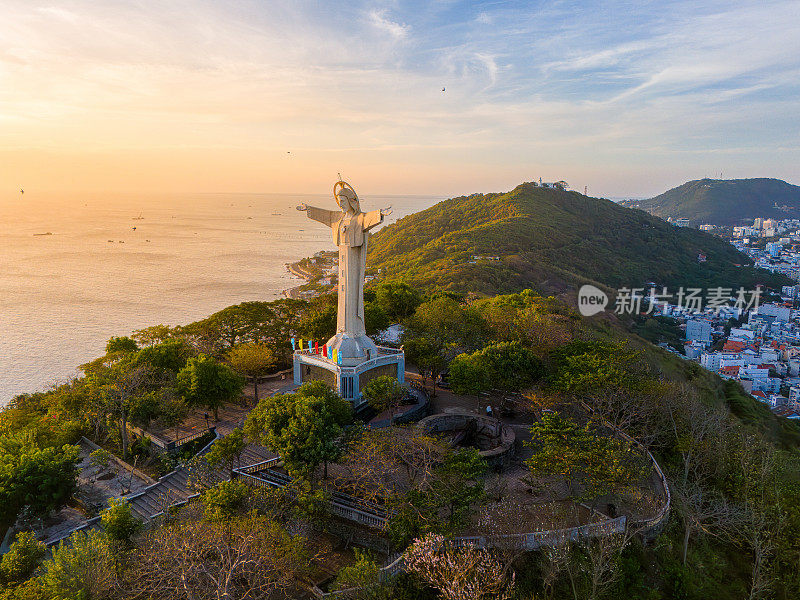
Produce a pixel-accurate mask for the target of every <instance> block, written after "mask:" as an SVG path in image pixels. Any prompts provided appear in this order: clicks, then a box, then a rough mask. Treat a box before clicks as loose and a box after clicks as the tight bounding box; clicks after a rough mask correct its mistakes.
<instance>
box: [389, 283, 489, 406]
mask: <svg viewBox="0 0 800 600" xmlns="http://www.w3.org/2000/svg"><path fill="white" fill-rule="evenodd" d="M487 333H488V328H487V324H486V322H485V320H484V319H483V318H482V317H481V315H480V313H479V312H478V311H477V310H476V309H475V308H473V307H471V306H465V305H462V304H461V303H460V302H458V300H455V299H454V298H451V297H450V296H446V295H444V296H439V297H436V298H434V299H432V300H430V301H428V302H425V303H424V304H421V305H420V306H419V308H417V310H416V312H415V313H414V315H413V316H411V317H410V318H409V319H408V320H407V321H406V329H405V331H404V333H403V344H404V348H405V351H406V356H408V358H409V360H410V361H411V362H413V363H415V364H416V365H417V366H418V367H419V368H420V371H421V372H427V373H430V375H431V378H432V379H433V394H434V395H436V380H437V379H438V377H439V375H440V374H441V373H442V371H444V370H445V369H446V368H447V364H448V363H449V362H450V361H451V360H452V359H453V358H454V357H455V356H456V355H458V354H460V353H462V352H472V351H474V350H475V349H476V348H479V347H481V346H483V344H484V342H485V340H486V335H487Z"/></svg>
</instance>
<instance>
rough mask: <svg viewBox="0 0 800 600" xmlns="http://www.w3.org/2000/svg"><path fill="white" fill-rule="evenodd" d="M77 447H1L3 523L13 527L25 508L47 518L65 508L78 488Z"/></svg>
mask: <svg viewBox="0 0 800 600" xmlns="http://www.w3.org/2000/svg"><path fill="white" fill-rule="evenodd" d="M77 463H78V448H77V446H63V447H61V448H53V447H50V448H36V447H33V446H29V445H23V444H14V447H13V448H8V447H7V446H6V448H3V447H2V446H0V506H2V507H3V511H2V515H3V516H2V517H0V524H5V525H10V524H11V523H13V522H14V520H15V519H16V517H17V515H18V514H19V512H20V511H21V510H22V509H23V508H27V509H28V510H29V511H30V512H31V514H33V515H36V516H46V515H47V514H49V513H51V512H52V511H54V510H57V509H59V508H61V507H62V506H64V505H65V504H66V503H67V501H68V500H69V499H70V497H71V496H72V494H73V492H74V491H75V488H76V486H77Z"/></svg>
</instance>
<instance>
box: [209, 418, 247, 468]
mask: <svg viewBox="0 0 800 600" xmlns="http://www.w3.org/2000/svg"><path fill="white" fill-rule="evenodd" d="M246 447H247V443H246V442H245V440H244V431H243V430H242V429H239V428H237V429H234V430H233V431H232V432H231V433H229V434H228V435H226V436H225V437H223V438H221V439H218V440H217V441H216V442H214V444H213V445H212V446H211V450H209V452H208V454H206V462H207V463H208V466H209V467H212V468H214V467H218V466H219V465H224V466H225V468H226V469H227V470H228V471H229V472H230V473H233V465H234V463H235V462H236V461H237V460H239V459H240V458H241V456H242V452H244V449H245V448H246Z"/></svg>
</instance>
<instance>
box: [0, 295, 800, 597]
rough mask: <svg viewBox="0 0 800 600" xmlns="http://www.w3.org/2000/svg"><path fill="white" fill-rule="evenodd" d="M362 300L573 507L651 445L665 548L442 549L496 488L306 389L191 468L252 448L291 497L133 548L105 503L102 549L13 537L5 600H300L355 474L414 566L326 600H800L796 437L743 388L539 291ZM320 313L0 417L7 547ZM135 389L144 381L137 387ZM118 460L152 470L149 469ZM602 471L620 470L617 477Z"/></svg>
mask: <svg viewBox="0 0 800 600" xmlns="http://www.w3.org/2000/svg"><path fill="white" fill-rule="evenodd" d="M368 298H369V303H370V305H372V306H373V309H372V310H373V311H374V312H376V313H380V314H381V315H383V317H384V318H385V319H386V320H389V321H396V320H398V321H402V322H404V323H405V324H406V334H405V336H404V340H403V341H404V344H405V347H406V351H407V357H408V359H409V361H410V362H411V363H413V364H416V365H418V366H419V368H420V369H421V371H423V372H424V373H427V375H428V377H436V375H437V374H438V373H439V372H441V371H443V370H445V369H447V368H448V367H449V370H450V372H449V381H450V383H451V385H452V386H453V387H454V388H457V391H461V392H464V393H480V392H481V391H486V392H487V393H497V392H496V390H501V391H502V392H501V393H503V394H509V393H513V394H517V397H518V398H519V399H520V402H521V403H522V405H523V409H524V410H527V411H531V412H532V413H533V414H538V415H540V417H541V418H540V420H539V421H538V422H537V423H536V424H535V425H534V426H533V427H532V430H531V432H532V435H533V437H532V438H531V439H532V440H534V441H533V442H531V443H532V444H533V446H532V448H533V452H534V454H533V456H532V457H531V459H529V460H527V461H526V463H525V464H526V468H527V469H529V471H530V476H531V477H541V476H547V477H550V476H552V474H553V469H554V468H556V469H562V468H567V469H568V471H569V472H570V473H571V475H570V479H571V480H572V483H571V486H573V487H574V489H575V490H576V491H577V492H579V497H580V498H581V499H582V501H592V500H591V499H592V498H593V497H600V496H602V497H603V498H608V497H618V499H617V500H615V502H619V503H622V501H623V496H624V494H625V493H627V492H626V491H625V490H626V485H625V482H624V481H620V474H623V475H624V474H625V473H628V472H630V467H625V466H624V464H623V462H624V461H623V462H619V461H618V460H617V459H614V457H615V456H616V457H617V458H620V457H623V458H624V457H625V456H627V454H626V453H627V452H629V449H628V448H627V447H624V446H622V445H620V442H614V443H610V442H607V441H604V440H605V438H604V437H602V436H599V434H598V433H597V429H596V423H598V422H603V423H610V424H613V426H614V427H615V428H620V429H623V430H624V431H626V432H628V433H629V434H630V435H632V436H633V437H634V438H636V439H637V440H639V441H640V442H642V443H643V444H645V445H646V447H647V448H648V449H649V450H650V451H651V452H652V453H653V455H654V456H655V457H656V458H657V460H658V461H659V462H660V463H661V465H662V467H663V468H664V470H665V471H666V473H667V477H668V480H669V483H670V489H671V491H672V498H673V502H672V509H671V512H670V517H669V520H668V522H667V524H666V526H665V527H664V528H663V530H662V531H661V532H660V534H659V535H658V536H657V537H655V538H654V539H648V540H641V539H639V538H638V537H637V536H636V535H635V532H631V534H621V535H616V536H610V537H607V538H603V539H602V540H590V539H586V540H577V541H574V542H571V541H569V540H567V541H565V542H564V543H563V544H561V545H560V546H558V547H554V548H551V549H544V550H540V551H538V552H527V553H520V552H509V551H508V549H507V550H506V551H500V550H497V551H486V550H480V551H479V550H470V549H469V548H466V549H465V548H458V547H449V546H448V545H447V543H446V540H447V537H448V536H450V535H453V534H454V533H457V532H458V531H460V530H461V528H463V527H464V524H465V523H466V522H467V521H468V520H469V519H470V518H471V516H472V515H474V514H475V512H476V511H479V510H480V509H481V506H482V505H483V504H484V503H486V502H488V501H489V497H488V495H487V494H489V491H487V490H490V489H491V486H489V485H488V483H487V482H490V481H491V473H490V471H488V470H487V469H486V467H485V465H482V464H481V461H480V460H479V459H478V458H477V455H476V454H475V453H474V452H469V451H453V450H452V449H449V448H448V447H447V446H442V445H440V443H439V442H437V441H436V440H435V439H432V438H429V437H426V436H419V435H411V436H409V435H407V434H405V433H404V432H405V430H404V429H403V428H398V427H389V428H386V429H383V430H374V431H370V430H365V429H364V428H363V427H360V426H358V420H357V419H356V420H354V418H353V415H352V414H351V412H350V410H349V407H348V406H347V403H342V401H341V399H339V398H338V397H337V396H336V395H335V394H332V393H330V392H329V391H325V389H324V386H323V387H320V386H318V385H307V386H304V387H303V388H301V389H300V390H298V391H297V392H296V393H294V394H291V395H289V396H282V397H276V398H273V397H269V398H264V399H262V400H261V401H260V402H259V403H258V406H257V408H256V409H255V410H254V411H253V412H252V413H251V414H250V417H249V418H248V419H247V422H246V424H245V427H244V429H243V430H239V432H238V433H235V434H232V435H229V436H227V437H226V438H223V439H222V440H220V441H218V442H217V444H215V450H214V452H212V453H210V454H209V455H208V457H207V458H205V457H204V458H202V459H201V461H200V462H201V463H202V465H199V466H198V468H199V469H200V467H202V466H203V465H205V464H206V463H208V465H207V466H217V467H219V466H220V465H225V464H228V465H232V464H234V461H235V457H236V455H237V453H241V451H242V447H243V446H242V445H243V444H245V443H247V442H257V443H262V444H264V445H266V446H267V447H269V448H271V449H274V450H275V451H278V452H279V453H280V455H281V456H282V457H284V459H285V461H286V468H287V470H288V471H289V472H290V473H291V474H292V475H293V476H294V477H295V478H296V479H295V481H296V486H295V487H293V488H292V489H291V490H289V491H287V492H285V493H280V492H278V491H274V492H270V491H266V490H261V491H256V490H253V489H252V488H249V487H248V486H246V485H245V484H243V483H241V482H236V481H234V482H221V483H214V482H213V481H207V482H205V483H204V482H203V478H202V477H200V478H199V479H198V484H197V485H198V491H199V493H200V496H199V498H198V501H197V502H195V503H191V504H189V505H188V506H186V507H185V508H183V509H180V510H177V511H171V512H170V513H169V514H167V515H165V516H164V517H163V518H161V519H158V520H155V521H152V522H149V523H146V524H145V523H141V522H139V521H138V520H136V519H135V518H134V517H133V516H132V515H131V513H130V510H129V508H128V507H127V505H126V504H125V503H115V502H112V503H110V505H109V506H108V508H106V509H105V510H103V511H102V512H101V513H100V515H101V516H102V519H101V521H100V527H99V529H97V530H94V531H89V532H88V533H83V532H79V533H76V534H73V536H72V537H71V538H69V539H68V540H67V542H65V543H63V544H61V545H60V546H59V547H58V548H56V549H53V550H52V551H50V552H48V551H47V550H46V549H45V547H44V546H43V544H42V543H41V542H39V541H37V540H36V539H35V538H34V537H33V536H31V535H27V534H24V533H22V534H19V535H17V538H16V541H14V542H13V544H12V545H11V549H10V551H9V552H7V553H6V554H5V555H4V556H3V558H2V560H1V561H0V577H2V582H3V586H4V591H3V596H2V597H4V598H8V599H12V598H14V599H29V598H30V599H44V598H59V599H60V598H85V599H87V600H88V599H93V598H97V599H102V598H155V597H159V598H216V597H230V598H245V597H257V598H272V597H276V598H277V597H287V596H288V597H293V598H297V597H303V594H304V593H305V592H304V591H303V590H304V588H303V582H304V581H307V580H308V578H309V577H312V576H313V574H314V573H313V571H314V569H319V568H320V565H322V564H326V561H327V562H330V557H331V556H332V554H331V553H332V551H333V550H332V548H331V547H330V543H329V542H326V541H325V539H327V538H324V539H321V538H320V537H319V536H318V535H317V534H315V533H314V531H317V530H319V528H322V530H324V529H325V527H326V523H328V522H329V520H330V518H331V517H330V515H329V514H328V513H327V512H326V510H325V500H326V493H328V492H327V491H326V490H327V489H328V488H326V486H325V484H324V482H325V481H326V474H327V470H328V467H329V465H330V467H331V468H332V469H333V468H334V466H335V465H339V466H338V467H337V468H340V469H347V470H348V472H349V473H352V474H355V475H356V476H357V478H356V480H357V481H358V482H360V483H358V485H356V486H355V488H353V490H358V491H360V492H363V493H365V494H369V495H370V497H372V498H375V499H379V500H380V502H381V503H383V504H384V505H385V506H387V507H390V510H389V514H390V515H391V516H390V518H389V520H388V525H387V535H388V536H389V538H390V539H391V540H392V543H393V544H395V545H396V548H397V549H398V550H400V549H403V548H404V547H406V544H411V545H410V546H409V547H408V548H407V550H406V552H407V554H406V558H407V563H406V572H405V574H403V575H400V576H397V577H395V578H392V579H385V578H382V577H380V576H379V575H380V567H381V559H380V558H379V557H378V556H377V555H375V554H373V553H370V552H369V551H363V552H362V551H358V552H356V553H355V554H354V555H352V556H351V558H350V559H348V560H346V561H345V563H344V564H343V565H342V564H340V566H339V567H338V569H339V570H338V571H337V573H336V576H335V578H334V581H333V583H332V584H331V586H332V587H331V589H342V590H350V591H349V592H343V594H342V595H341V597H351V598H436V597H442V598H457V597H460V596H458V594H459V593H461V594H463V593H464V590H465V589H479V590H481V592H480V593H476V595H474V596H470V597H476V598H477V597H482V598H486V599H488V598H519V599H529V598H541V597H545V598H565V599H566V598H576V599H577V598H598V599H600V598H614V597H625V598H642V599H645V598H647V599H655V598H698V599H700V598H709V597H714V598H731V599H733V598H744V597H749V598H782V599H783V598H786V599H788V598H795V597H797V596H798V594H800V578H798V569H797V564H798V560H799V559H800V546H799V545H798V542H797V540H798V535H797V532H798V530H799V529H800V513H798V510H797V507H798V506H800V487H798V480H797V473H798V470H797V466H798V457H800V455H799V454H798V447H799V446H800V429H798V427H797V425H796V424H795V423H793V422H789V421H786V420H785V419H780V418H778V417H776V416H774V415H773V414H772V413H771V412H770V411H769V410H768V409H767V408H766V407H764V406H763V405H761V404H759V403H758V402H756V401H755V400H754V399H752V398H751V397H750V396H749V395H747V394H746V393H745V392H744V391H743V390H742V389H741V388H740V387H739V386H738V385H736V384H734V383H732V382H723V381H722V380H720V379H719V378H718V377H717V376H716V375H714V374H712V373H709V372H707V371H704V370H703V369H701V368H700V367H699V366H698V365H695V364H692V363H688V362H685V361H682V360H681V359H679V358H677V357H675V356H674V355H671V354H669V353H666V352H664V351H661V350H660V349H657V348H655V347H654V346H652V345H650V344H649V343H647V342H645V341H644V340H642V339H640V338H637V337H635V336H631V335H630V334H628V333H626V332H624V331H621V330H619V329H616V328H615V327H612V326H610V325H608V324H607V323H604V322H601V321H593V320H586V319H582V318H581V317H579V316H578V315H577V314H575V313H574V312H573V311H572V310H571V309H570V308H568V307H567V306H565V305H563V304H562V303H561V302H559V301H557V300H555V299H554V298H547V297H542V296H539V295H537V294H535V293H533V292H531V291H525V292H522V293H516V294H510V295H503V296H496V297H491V298H482V299H478V298H474V297H466V296H460V295H457V294H453V293H433V294H430V295H426V296H423V295H421V294H420V293H419V292H417V291H416V290H415V289H414V288H411V287H409V286H408V285H406V284H402V283H396V282H395V283H383V284H380V285H379V286H377V287H376V288H373V289H372V290H371V291H370V292H369V293H368ZM334 300H335V297H321V298H318V299H316V300H315V301H313V302H307V301H287V300H280V301H276V302H254V303H246V304H242V305H238V306H233V307H230V308H228V309H225V310H224V311H221V312H220V313H217V314H215V315H212V316H211V317H209V318H207V319H204V320H202V321H199V322H197V323H193V324H191V325H188V326H185V327H179V328H170V327H166V326H156V327H152V328H148V329H144V330H141V331H138V332H134V333H133V334H132V336H131V337H130V338H113V339H112V340H110V341H109V346H108V353H107V355H106V356H104V357H101V358H100V359H98V360H97V361H94V362H93V363H90V364H87V365H85V366H84V370H85V373H86V375H85V376H83V377H80V378H78V379H76V380H75V381H73V382H71V383H69V384H67V385H63V386H59V387H57V388H55V389H53V390H51V391H48V392H45V393H38V394H29V395H22V396H19V397H17V398H15V399H14V401H13V402H12V405H11V406H10V407H9V408H8V409H7V410H5V411H3V413H2V414H1V415H0V464H2V466H3V468H2V470H0V494H2V498H3V506H4V509H5V510H4V513H3V516H4V520H3V525H4V527H5V526H9V525H11V523H12V522H13V521H14V520H16V519H17V518H19V519H20V521H19V523H30V524H31V525H35V523H36V522H37V519H42V518H44V517H45V516H46V515H47V514H48V513H50V512H52V511H53V510H54V509H56V508H58V507H60V506H63V505H64V504H65V503H67V502H69V495H70V494H71V493H72V491H73V490H74V489H75V471H74V469H75V464H76V456H75V454H76V448H75V446H73V445H72V444H74V443H75V442H76V440H77V438H78V436H80V435H81V434H83V435H86V436H89V437H91V438H92V439H94V440H96V441H97V442H98V443H101V444H104V445H105V446H106V447H108V448H109V449H110V450H113V451H114V452H116V453H118V455H119V456H122V455H123V453H124V452H125V448H124V441H123V436H124V434H123V432H122V428H121V426H120V425H121V422H122V420H123V419H124V418H126V415H127V418H130V419H136V420H138V421H137V422H139V423H143V421H144V420H145V419H153V420H158V419H167V420H169V419H170V418H171V415H173V414H174V412H175V411H176V407H175V404H179V405H180V404H181V403H187V404H189V405H199V406H203V407H206V406H207V407H208V408H214V406H215V405H217V404H218V403H219V402H220V401H230V399H231V397H232V396H234V395H236V394H239V393H241V386H242V383H243V382H242V378H243V377H244V376H246V375H248V374H251V373H252V372H253V371H252V369H253V368H255V367H254V365H253V361H252V360H243V357H246V356H248V348H251V347H252V346H253V345H260V346H261V348H262V349H264V348H266V349H267V350H268V353H267V354H268V358H269V361H268V362H269V364H267V365H266V366H265V365H264V364H262V365H261V368H262V369H264V371H262V372H269V371H273V370H275V369H277V368H279V367H280V366H281V363H283V364H285V361H286V359H287V358H288V356H287V355H288V348H287V347H286V346H287V341H286V340H287V338H288V336H291V335H298V336H299V335H305V336H308V337H311V336H320V337H322V336H324V335H327V334H328V333H330V332H331V331H332V324H333V320H332V319H331V316H330V313H331V310H332V307H333V306H334ZM259 354H263V353H259ZM142 373H147V374H148V376H147V377H139V376H136V375H137V374H139V375H141V374H142ZM204 382H205V384H204ZM209 382H213V383H214V385H207V386H206V387H205V388H204V385H206V384H209ZM222 384H224V385H222ZM123 391H124V392H125V393H124V394H123V393H121V392H123ZM153 398H155V399H157V402H152V399H153ZM142 407H151V409H152V408H155V410H154V411H153V412H150V413H148V412H147V411H143V408H142ZM159 411H161V412H160V413H159ZM177 412H178V413H180V410H177ZM587 419H588V420H587ZM593 423H594V424H595V425H593ZM128 452H129V456H133V455H139V456H142V457H144V456H145V455H146V449H145V448H141V447H136V448H129V450H128ZM410 457H415V458H414V462H413V463H409V462H408V461H409V458H410ZM610 459H613V460H610ZM559 461H561V463H564V464H563V465H562V464H561V463H560V462H559ZM564 461H566V462H564ZM139 464H141V463H139ZM411 464H413V468H414V469H415V472H416V473H417V475H416V476H415V477H414V478H413V479H412V483H413V485H412V487H411V488H410V489H405V488H404V489H391V488H387V487H386V485H385V481H384V480H383V476H382V473H384V471H385V470H392V469H394V470H399V471H401V472H406V471H407V469H409V468H410V465H411ZM609 464H613V465H617V466H615V469H614V470H613V471H610V470H609V468H608V465H609ZM225 468H226V469H227V468H229V467H225ZM620 469H622V470H620ZM626 469H627V470H626ZM200 471H202V469H200ZM609 486H611V487H609ZM618 486H619V487H618ZM354 493H355V492H354ZM609 495H610V496H609ZM436 515H438V516H436ZM326 544H327V545H326ZM337 560H340V559H337ZM254 565H258V568H255V567H254ZM470 586H473V587H472V588H470ZM475 586H477V588H476V587H475ZM248 590H250V591H249V592H248ZM248 593H249V594H250V595H249V596H248Z"/></svg>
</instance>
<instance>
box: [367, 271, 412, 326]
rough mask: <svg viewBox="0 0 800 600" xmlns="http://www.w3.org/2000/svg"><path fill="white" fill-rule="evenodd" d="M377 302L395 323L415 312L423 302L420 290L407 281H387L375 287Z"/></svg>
mask: <svg viewBox="0 0 800 600" xmlns="http://www.w3.org/2000/svg"><path fill="white" fill-rule="evenodd" d="M373 289H374V290H375V302H376V303H377V304H378V305H379V306H380V307H381V308H382V309H383V311H384V312H385V313H386V315H387V316H388V317H389V319H390V320H391V321H392V322H393V323H398V322H400V321H402V320H403V319H405V318H406V317H409V316H411V315H413V314H414V311H415V310H416V309H417V307H418V306H419V305H420V304H422V296H421V295H420V293H419V291H418V290H417V289H415V288H412V287H411V286H410V285H408V284H407V283H406V282H405V281H385V282H382V283H379V284H378V285H376V286H375V287H374V288H373Z"/></svg>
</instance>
